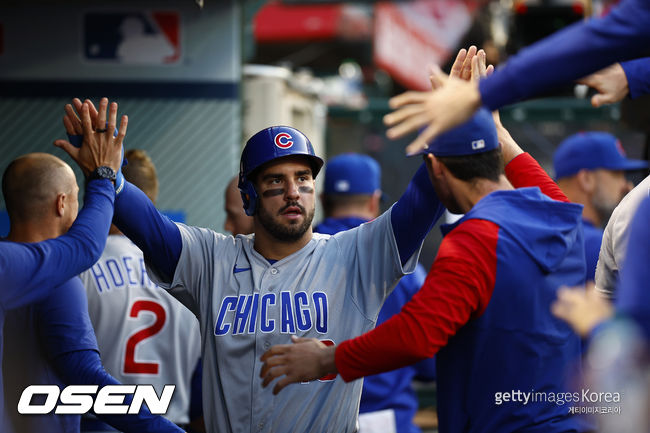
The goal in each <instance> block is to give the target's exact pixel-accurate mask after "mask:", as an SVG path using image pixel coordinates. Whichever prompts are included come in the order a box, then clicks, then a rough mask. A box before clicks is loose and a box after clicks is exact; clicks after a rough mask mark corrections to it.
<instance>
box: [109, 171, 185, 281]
mask: <svg viewBox="0 0 650 433" xmlns="http://www.w3.org/2000/svg"><path fill="white" fill-rule="evenodd" d="M113 222H114V223H115V225H116V226H117V228H118V229H120V230H121V231H122V233H124V234H125V235H126V237H128V238H129V239H131V241H133V243H134V244H136V245H137V246H138V248H140V249H141V250H142V252H143V253H144V258H145V260H146V261H147V263H148V264H149V265H150V266H152V267H153V268H154V269H155V270H156V271H157V273H158V275H159V276H161V277H162V278H164V280H165V281H167V282H171V280H172V278H173V277H174V272H175V271H176V265H177V264H178V259H179V258H180V256H181V249H182V247H183V241H182V239H181V232H180V230H179V229H178V226H176V224H174V222H173V221H171V220H170V219H169V218H167V217H166V216H165V215H163V214H161V213H160V212H158V210H157V209H156V207H155V206H154V204H153V203H152V202H151V200H149V197H147V196H146V195H145V193H143V192H142V191H140V190H139V189H138V187H136V186H135V185H133V184H131V183H129V182H126V181H125V182H124V189H123V190H122V192H121V193H120V195H119V196H118V197H117V199H116V200H115V217H114V220H113Z"/></svg>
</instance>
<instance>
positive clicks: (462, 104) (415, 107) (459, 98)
mask: <svg viewBox="0 0 650 433" xmlns="http://www.w3.org/2000/svg"><path fill="white" fill-rule="evenodd" d="M475 55H476V47H470V49H469V50H467V51H466V52H465V51H464V50H461V51H459V53H458V55H457V56H456V60H455V61H454V65H453V66H452V74H451V75H450V76H449V77H448V78H447V77H446V75H445V74H444V73H443V72H442V71H440V69H436V70H434V71H433V72H432V76H431V77H430V81H431V84H432V88H433V89H434V90H433V92H413V91H409V92H405V93H402V94H401V95H397V96H395V97H393V98H391V99H390V101H389V105H390V107H391V108H392V109H394V111H393V112H392V113H389V114H387V115H386V116H384V124H385V125H386V126H388V127H389V129H388V131H386V135H387V136H388V138H390V139H395V138H399V137H402V136H404V135H406V134H408V133H410V132H413V131H416V130H418V129H420V128H422V127H424V126H426V128H425V129H424V131H423V132H421V133H420V135H419V136H418V137H417V138H416V139H415V140H414V141H412V142H411V143H410V144H409V145H408V146H407V147H406V154H407V155H413V154H415V153H417V152H419V151H420V150H422V149H426V148H427V146H428V143H429V141H431V140H432V139H433V138H435V137H436V136H437V135H438V134H440V133H442V132H444V131H446V130H448V129H450V128H453V127H454V126H457V125H459V124H461V123H462V122H464V121H465V120H467V119H469V118H470V117H471V116H472V114H473V113H474V112H475V111H476V110H477V109H478V108H479V107H480V106H481V95H480V93H479V91H478V82H476V81H466V80H463V79H462V77H466V79H469V78H470V77H471V60H472V58H474V57H475ZM441 83H442V84H441Z"/></svg>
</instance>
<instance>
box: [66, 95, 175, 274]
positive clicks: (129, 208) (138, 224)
mask: <svg viewBox="0 0 650 433" xmlns="http://www.w3.org/2000/svg"><path fill="white" fill-rule="evenodd" d="M104 100H105V98H104V99H102V101H101V102H100V108H99V111H98V110H96V109H95V106H94V105H93V103H92V102H91V101H89V100H86V101H84V102H83V103H82V102H81V101H80V100H79V99H77V98H75V99H73V100H72V104H67V105H66V107H65V112H66V115H65V117H64V118H63V123H64V125H65V128H66V132H67V133H68V136H72V137H76V138H78V137H80V136H83V137H85V135H86V134H87V130H86V129H84V128H85V126H86V125H85V123H84V124H82V121H81V119H80V118H79V117H78V116H77V113H82V111H83V110H85V111H83V113H87V114H84V116H88V120H87V123H88V128H90V129H89V130H90V131H92V127H93V125H94V126H95V127H96V126H97V125H103V124H104V122H103V121H102V120H101V119H103V118H101V117H99V116H100V114H101V113H102V110H103V106H104V105H103V104H104V103H105V102H104ZM75 111H76V112H75ZM82 117H83V116H82ZM106 129H107V130H108V131H112V129H111V124H110V123H109V124H107V125H106ZM125 132H126V131H125ZM122 138H124V135H123V134H122ZM60 141H61V142H62V147H63V145H64V144H65V145H66V147H64V149H65V150H66V152H68V153H70V152H69V150H70V151H72V152H74V151H75V149H76V147H75V146H73V145H72V144H70V143H68V142H65V141H63V140H60ZM84 150H85V149H84V146H81V147H80V148H79V149H78V150H76V152H78V153H80V154H81V153H82V152H83V151H84ZM71 156H72V154H71ZM73 159H75V161H77V163H79V165H80V166H82V164H83V163H85V160H86V157H85V155H83V154H82V155H80V156H78V158H75V157H74V156H73ZM121 163H122V161H121V160H120V164H119V165H118V169H119V167H120V166H121ZM82 169H83V166H82ZM116 171H117V170H116ZM114 223H115V225H116V226H117V227H118V228H119V229H120V230H121V231H122V233H124V234H125V235H126V236H127V237H128V238H129V239H131V240H132V241H133V243H135V244H136V245H137V246H138V248H140V249H141V250H142V252H143V253H144V257H145V259H146V260H147V262H148V263H149V264H151V265H152V266H153V267H154V268H155V269H156V270H157V271H158V274H159V276H160V277H162V278H164V279H165V280H166V281H171V279H172V278H173V276H174V271H175V270H176V264H177V263H178V259H179V257H180V253H181V247H182V241H181V235H180V231H179V230H178V227H177V226H176V224H174V223H173V222H172V221H171V220H169V218H167V217H165V216H164V215H162V214H161V213H160V212H158V210H157V209H156V208H155V206H154V204H153V203H152V202H151V200H149V198H148V197H147V196H146V195H145V194H144V193H142V191H140V190H139V189H138V188H137V187H135V186H134V185H132V184H130V183H128V182H126V181H124V180H123V178H122V182H121V183H120V190H119V194H118V195H117V198H116V199H115V216H114Z"/></svg>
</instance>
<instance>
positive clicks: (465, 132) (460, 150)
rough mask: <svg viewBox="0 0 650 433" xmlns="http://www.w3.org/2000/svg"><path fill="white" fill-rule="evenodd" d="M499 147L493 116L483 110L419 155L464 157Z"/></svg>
mask: <svg viewBox="0 0 650 433" xmlns="http://www.w3.org/2000/svg"><path fill="white" fill-rule="evenodd" d="M498 147H499V140H498V139H497V130H496V127H495V126H494V120H493V119H492V114H491V113H490V112H489V111H488V110H487V109H485V108H481V109H480V110H478V112H477V113H476V114H475V115H474V116H473V117H472V118H471V119H469V120H468V121H467V122H465V123H463V124H462V125H459V126H457V127H455V128H453V129H451V130H449V131H447V132H445V133H444V134H440V135H439V136H438V137H436V138H435V139H434V140H433V141H432V142H431V143H429V147H428V148H426V149H423V150H421V151H420V152H418V153H417V155H419V154H423V153H433V154H434V155H435V156H463V155H473V154H477V153H483V152H488V151H490V150H494V149H496V148H498Z"/></svg>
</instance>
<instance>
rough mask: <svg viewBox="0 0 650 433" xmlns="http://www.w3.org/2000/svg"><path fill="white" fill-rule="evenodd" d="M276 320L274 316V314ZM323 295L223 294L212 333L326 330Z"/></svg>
mask: <svg viewBox="0 0 650 433" xmlns="http://www.w3.org/2000/svg"><path fill="white" fill-rule="evenodd" d="M277 312H280V314H279V317H280V318H279V319H276V318H277V316H278V315H277V314H273V313H277ZM327 325H328V311H327V294H325V293H324V292H313V293H311V294H309V293H307V292H296V293H292V292H289V291H283V292H280V294H279V295H277V294H275V293H266V294H264V295H261V294H259V293H254V294H250V295H239V296H226V297H225V298H224V299H223V300H222V301H221V306H220V307H219V314H218V315H217V322H216V324H215V327H214V335H216V336H221V335H226V334H232V335H237V334H254V333H255V332H257V331H258V330H259V331H261V332H263V333H268V332H278V331H279V332H280V333H282V334H295V333H296V332H299V331H300V332H304V331H309V330H311V329H315V330H316V332H318V333H320V334H326V333H327Z"/></svg>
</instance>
